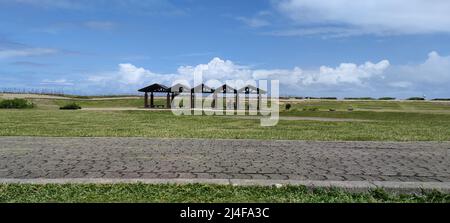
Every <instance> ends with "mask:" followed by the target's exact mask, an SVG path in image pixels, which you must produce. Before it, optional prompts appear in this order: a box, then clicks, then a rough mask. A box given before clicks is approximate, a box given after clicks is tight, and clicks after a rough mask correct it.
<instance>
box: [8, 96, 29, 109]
mask: <svg viewBox="0 0 450 223" xmlns="http://www.w3.org/2000/svg"><path fill="white" fill-rule="evenodd" d="M33 107H34V104H33V103H31V102H29V101H27V100H25V99H20V98H14V99H6V100H3V101H1V102H0V108H6V109H13V108H15V109H24V108H33Z"/></svg>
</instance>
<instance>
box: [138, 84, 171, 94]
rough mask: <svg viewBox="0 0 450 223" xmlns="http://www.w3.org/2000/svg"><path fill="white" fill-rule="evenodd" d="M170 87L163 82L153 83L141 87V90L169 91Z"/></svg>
mask: <svg viewBox="0 0 450 223" xmlns="http://www.w3.org/2000/svg"><path fill="white" fill-rule="evenodd" d="M168 89H169V88H168V87H167V86H165V85H162V84H152V85H149V86H147V87H144V88H141V89H139V90H138V91H140V92H168Z"/></svg>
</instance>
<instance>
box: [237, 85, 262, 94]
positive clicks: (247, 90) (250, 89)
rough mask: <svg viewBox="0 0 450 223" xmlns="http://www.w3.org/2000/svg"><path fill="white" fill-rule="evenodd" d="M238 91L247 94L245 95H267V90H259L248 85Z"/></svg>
mask: <svg viewBox="0 0 450 223" xmlns="http://www.w3.org/2000/svg"><path fill="white" fill-rule="evenodd" d="M237 91H238V93H245V94H264V93H266V91H265V90H262V89H260V88H257V87H255V86H253V85H246V86H244V87H242V88H240V89H239V90H237Z"/></svg>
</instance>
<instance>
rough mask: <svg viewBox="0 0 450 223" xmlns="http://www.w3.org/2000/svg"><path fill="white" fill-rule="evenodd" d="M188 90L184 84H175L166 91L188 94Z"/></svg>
mask: <svg viewBox="0 0 450 223" xmlns="http://www.w3.org/2000/svg"><path fill="white" fill-rule="evenodd" d="M190 90H191V88H190V87H188V86H186V85H184V84H175V85H174V86H172V87H170V88H169V89H168V91H169V92H176V93H181V92H188V91H190Z"/></svg>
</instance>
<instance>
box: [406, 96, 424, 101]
mask: <svg viewBox="0 0 450 223" xmlns="http://www.w3.org/2000/svg"><path fill="white" fill-rule="evenodd" d="M406 100H410V101H423V100H425V98H422V97H411V98H407V99H406Z"/></svg>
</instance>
